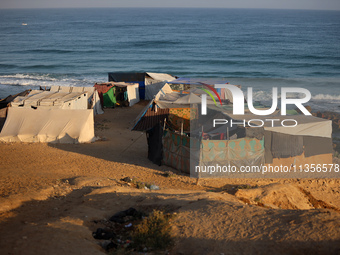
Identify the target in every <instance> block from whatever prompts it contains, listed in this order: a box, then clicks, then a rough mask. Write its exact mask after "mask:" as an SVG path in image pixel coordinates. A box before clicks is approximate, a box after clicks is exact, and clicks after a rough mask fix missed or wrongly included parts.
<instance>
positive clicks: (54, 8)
mask: <svg viewBox="0 0 340 255" xmlns="http://www.w3.org/2000/svg"><path fill="white" fill-rule="evenodd" d="M52 9H53V10H57V9H59V10H63V9H231V10H233V9H234V10H239V9H242V10H289V11H293V10H296V11H335V12H336V11H340V9H335V10H334V9H312V8H311V9H304V8H266V7H166V6H165V7H148V6H146V7H141V6H136V7H122V6H117V7H112V6H110V7H25V8H20V7H10V8H1V7H0V10H52Z"/></svg>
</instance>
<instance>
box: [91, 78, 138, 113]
mask: <svg viewBox="0 0 340 255" xmlns="http://www.w3.org/2000/svg"><path fill="white" fill-rule="evenodd" d="M94 87H95V88H96V90H97V91H98V93H99V97H100V101H101V104H102V106H103V107H114V106H115V105H116V104H117V103H119V104H121V105H124V104H127V105H128V106H133V105H134V104H136V103H138V102H139V89H138V87H139V85H138V83H126V82H105V83H96V84H95V85H94Z"/></svg>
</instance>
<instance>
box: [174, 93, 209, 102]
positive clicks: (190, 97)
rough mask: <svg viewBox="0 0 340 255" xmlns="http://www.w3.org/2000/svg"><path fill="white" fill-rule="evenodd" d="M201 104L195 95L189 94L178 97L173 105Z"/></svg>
mask: <svg viewBox="0 0 340 255" xmlns="http://www.w3.org/2000/svg"><path fill="white" fill-rule="evenodd" d="M201 102H202V100H201V98H200V97H199V96H196V95H195V94H193V93H190V94H188V95H185V96H182V97H180V98H179V99H177V100H176V101H175V102H174V103H175V104H199V103H201Z"/></svg>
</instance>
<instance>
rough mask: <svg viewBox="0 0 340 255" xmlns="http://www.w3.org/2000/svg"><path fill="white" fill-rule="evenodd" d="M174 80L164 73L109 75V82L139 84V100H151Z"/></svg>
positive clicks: (120, 73) (119, 73) (118, 73)
mask: <svg viewBox="0 0 340 255" xmlns="http://www.w3.org/2000/svg"><path fill="white" fill-rule="evenodd" d="M174 79H176V77H174V76H172V75H169V74H164V73H151V72H144V73H138V72H136V73H134V72H124V73H122V72H117V73H109V82H110V81H113V82H127V83H138V84H139V97H140V99H146V100H151V99H152V98H153V97H154V96H155V95H156V94H157V93H158V91H159V90H160V89H161V88H162V87H163V86H164V85H165V83H166V82H168V81H171V80H174Z"/></svg>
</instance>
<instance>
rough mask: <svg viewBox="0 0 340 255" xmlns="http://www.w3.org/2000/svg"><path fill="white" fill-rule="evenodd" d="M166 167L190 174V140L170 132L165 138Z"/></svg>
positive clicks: (164, 159) (167, 132)
mask: <svg viewBox="0 0 340 255" xmlns="http://www.w3.org/2000/svg"><path fill="white" fill-rule="evenodd" d="M162 141H163V161H162V163H163V164H164V165H167V166H170V167H173V168H175V169H177V170H180V171H181V172H184V173H188V174H190V138H189V137H187V136H182V135H180V134H176V133H173V132H170V131H165V135H164V136H163V140H162Z"/></svg>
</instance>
